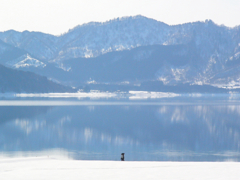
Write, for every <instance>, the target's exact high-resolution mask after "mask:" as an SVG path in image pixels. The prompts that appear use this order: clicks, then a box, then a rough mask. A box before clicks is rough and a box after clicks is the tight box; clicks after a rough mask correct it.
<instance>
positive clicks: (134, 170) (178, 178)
mask: <svg viewBox="0 0 240 180" xmlns="http://www.w3.org/2000/svg"><path fill="white" fill-rule="evenodd" d="M239 169H240V163H236V162H140V161H135V162H128V161H125V162H121V161H78V160H66V159H54V158H48V157H34V158H32V157H31V158H30V157H28V158H6V159H0V179H1V180H12V179H14V180H16V179H17V180H18V179H19V180H43V179H44V180H48V179H50V180H53V179H56V180H62V179H64V180H65V179H81V180H85V179H86V180H91V179H94V180H101V179H102V180H108V179H109V180H110V179H111V180H112V179H121V180H122V179H124V180H127V179H131V180H139V179H140V180H141V179H144V180H145V179H159V180H160V179H161V180H205V179H207V180H210V179H214V180H221V179H222V180H236V179H239V178H240V171H239Z"/></svg>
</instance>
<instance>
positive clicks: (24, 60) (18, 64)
mask: <svg viewBox="0 0 240 180" xmlns="http://www.w3.org/2000/svg"><path fill="white" fill-rule="evenodd" d="M6 65H7V66H9V67H12V68H16V69H17V68H25V67H31V66H33V67H41V68H44V67H45V66H46V64H45V63H43V62H41V61H39V60H37V59H34V58H32V57H31V56H30V55H29V54H25V55H23V56H20V57H19V58H17V59H14V60H12V61H8V62H6Z"/></svg>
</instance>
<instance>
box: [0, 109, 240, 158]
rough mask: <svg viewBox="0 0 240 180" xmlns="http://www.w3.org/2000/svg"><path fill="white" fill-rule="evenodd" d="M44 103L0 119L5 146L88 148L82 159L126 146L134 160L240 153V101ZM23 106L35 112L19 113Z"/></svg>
mask: <svg viewBox="0 0 240 180" xmlns="http://www.w3.org/2000/svg"><path fill="white" fill-rule="evenodd" d="M2 108H5V107H2ZM11 108H12V110H11ZM14 108H16V107H8V109H7V110H5V111H6V112H7V111H9V112H13V111H14V112H16V110H17V109H15V110H14ZM28 108H30V109H28ZM44 108H45V107H42V109H41V108H40V109H39V108H34V107H22V109H21V108H20V109H19V110H18V111H19V112H20V113H16V114H18V115H19V116H18V117H16V116H15V117H14V116H13V115H11V113H5V116H4V119H15V120H14V121H9V122H8V121H5V122H4V123H1V124H0V137H4V138H1V139H0V149H1V151H12V150H17V151H36V150H37V151H40V150H43V149H52V148H64V149H66V150H68V151H75V152H84V153H87V154H80V155H79V156H77V157H75V158H81V159H96V158H97V159H117V158H118V156H117V157H116V156H115V154H119V153H120V152H121V151H124V152H126V153H127V154H128V157H129V158H130V159H132V160H226V159H227V158H230V157H220V156H219V155H212V156H211V157H210V156H207V154H209V153H211V154H217V153H218V154H219V153H226V152H228V151H230V152H234V153H238V152H239V142H240V141H239V140H240V135H239V133H240V121H239V117H240V106H227V105H226V106H210V105H209V106H205V105H200V106H173V105H172V106H74V107H70V106H66V107H56V108H53V109H52V110H51V111H47V108H45V109H44ZM23 110H26V111H24V112H29V113H31V114H32V115H29V116H28V117H26V116H24V115H21V112H23ZM0 111H4V109H1V108H0ZM34 113H35V115H34ZM41 113H45V115H38V114H41ZM23 114H24V113H23ZM7 115H9V117H8V116H7ZM37 115H38V116H37ZM10 116H12V117H10ZM159 152H161V153H162V154H161V153H160V154H159ZM170 152H179V154H178V155H176V154H175V155H169V153H170ZM94 153H97V154H98V155H96V154H95V155H94V157H93V156H91V155H90V154H94ZM164 153H168V155H166V154H164ZM202 153H205V156H204V157H202ZM100 154H105V155H106V156H100ZM163 154H164V155H163ZM183 154H185V155H183ZM140 155H141V157H140ZM130 156H131V157H130ZM239 157H240V156H239V155H236V154H235V156H234V157H232V156H231V158H235V159H236V158H237V160H240V158H239ZM204 158H205V159H204Z"/></svg>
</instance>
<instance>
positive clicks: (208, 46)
mask: <svg viewBox="0 0 240 180" xmlns="http://www.w3.org/2000/svg"><path fill="white" fill-rule="evenodd" d="M0 40H2V41H3V42H4V43H5V44H9V45H11V46H14V47H15V48H18V49H21V50H24V51H25V54H26V52H27V53H29V54H31V57H34V58H35V59H37V60H38V61H39V62H42V63H44V64H48V62H55V63H57V65H56V66H57V67H60V68H62V69H65V70H66V69H67V70H68V71H66V72H69V73H71V67H70V65H68V66H67V63H64V62H65V61H66V60H69V59H72V58H86V60H90V59H91V58H93V57H98V56H101V55H103V54H107V53H110V52H114V51H119V52H122V51H123V50H131V49H133V48H136V47H140V46H142V47H147V46H151V45H164V46H171V45H185V46H186V47H187V48H185V49H182V50H181V51H176V52H175V53H176V54H177V55H178V56H181V57H184V56H187V57H188V58H189V61H188V62H187V63H186V64H181V65H178V64H177V63H173V62H171V61H169V62H165V63H164V64H161V65H159V67H157V68H158V70H157V71H156V72H154V73H155V78H156V79H158V80H161V81H163V82H164V83H166V84H169V83H186V82H187V83H192V84H214V85H216V86H220V85H223V84H224V85H226V84H229V83H230V84H236V85H237V84H238V83H239V84H240V73H239V70H240V26H238V27H235V28H228V27H225V26H219V25H216V24H215V23H214V22H212V21H211V20H206V21H205V22H194V23H186V24H182V25H174V26H169V25H167V24H165V23H162V22H159V21H156V20H153V19H149V18H146V17H143V16H134V17H124V18H117V19H114V20H110V21H107V22H104V23H98V22H91V23H88V24H83V25H80V26H77V27H75V28H73V29H71V30H69V31H68V32H67V33H65V34H63V35H61V36H53V35H49V34H44V33H40V32H28V31H24V32H22V33H20V32H16V31H13V30H10V31H6V32H0ZM143 49H144V48H143ZM1 52H2V53H3V52H5V49H4V47H1V43H0V58H1ZM171 53H174V52H171ZM150 54H151V53H150V52H149V51H148V52H147V53H146V51H144V50H143V51H142V52H138V53H137V54H135V55H134V57H133V59H132V60H134V59H135V60H136V59H139V60H141V59H148V56H150ZM22 55H23V54H21V56H22ZM120 56H121V55H120ZM17 58H20V56H19V57H17ZM88 58H90V59H88ZM114 58H116V60H117V59H121V58H117V57H114ZM159 58H160V57H159ZM100 59H101V58H100ZM160 59H161V58H160ZM11 60H14V59H11ZM175 61H177V60H175ZM23 64H24V63H23ZM33 64H38V63H36V61H35V62H34V63H33ZM64 64H65V65H66V67H65V66H64ZM42 65H43V64H42ZM153 66H154V64H153ZM16 67H17V65H16ZM39 67H41V66H39ZM129 68H130V69H131V68H132V69H133V68H136V67H129ZM48 74H49V73H48ZM59 80H60V79H59ZM60 81H61V80H60Z"/></svg>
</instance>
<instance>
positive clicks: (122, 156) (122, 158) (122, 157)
mask: <svg viewBox="0 0 240 180" xmlns="http://www.w3.org/2000/svg"><path fill="white" fill-rule="evenodd" d="M124 154H125V153H122V154H121V161H124Z"/></svg>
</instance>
